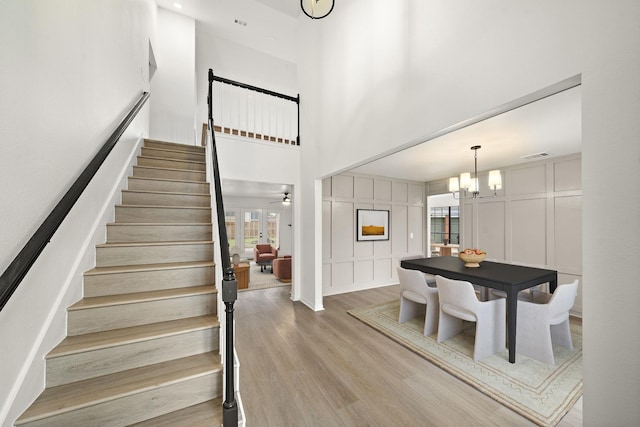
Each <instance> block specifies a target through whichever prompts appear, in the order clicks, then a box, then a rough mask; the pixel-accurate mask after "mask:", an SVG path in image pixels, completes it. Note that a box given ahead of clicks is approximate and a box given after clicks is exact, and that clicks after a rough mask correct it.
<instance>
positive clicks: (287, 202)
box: [269, 192, 291, 206]
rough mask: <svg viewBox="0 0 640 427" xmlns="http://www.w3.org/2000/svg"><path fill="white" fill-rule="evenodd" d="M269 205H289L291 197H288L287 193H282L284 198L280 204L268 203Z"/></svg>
mask: <svg viewBox="0 0 640 427" xmlns="http://www.w3.org/2000/svg"><path fill="white" fill-rule="evenodd" d="M269 203H282V204H283V205H284V206H289V205H291V196H289V193H288V192H285V193H284V197H283V198H282V202H269Z"/></svg>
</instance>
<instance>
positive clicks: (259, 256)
mask: <svg viewBox="0 0 640 427" xmlns="http://www.w3.org/2000/svg"><path fill="white" fill-rule="evenodd" d="M277 257H278V249H276V248H274V247H273V246H271V245H270V244H268V243H266V244H259V245H256V246H255V247H254V248H253V260H254V261H255V263H256V264H258V265H259V266H260V271H261V272H263V271H264V268H265V267H266V266H268V265H270V266H271V272H273V264H272V263H273V260H274V259H276V258H277Z"/></svg>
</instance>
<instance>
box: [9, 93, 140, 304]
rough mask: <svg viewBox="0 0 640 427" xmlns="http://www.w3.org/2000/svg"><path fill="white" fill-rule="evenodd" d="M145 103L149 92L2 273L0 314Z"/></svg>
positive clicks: (134, 107)
mask: <svg viewBox="0 0 640 427" xmlns="http://www.w3.org/2000/svg"><path fill="white" fill-rule="evenodd" d="M147 99H149V92H143V93H142V95H140V97H139V98H138V100H137V101H136V103H135V104H134V105H133V107H131V110H130V111H129V113H127V115H126V116H125V117H124V119H122V121H121V122H120V124H119V125H118V127H116V129H115V130H114V131H113V133H112V134H111V136H110V137H109V139H107V141H106V142H105V143H104V144H103V145H102V147H101V148H100V150H99V151H98V153H97V154H96V155H95V156H94V158H93V159H92V160H91V161H90V162H89V164H88V165H87V167H86V168H85V169H84V170H83V171H82V173H81V174H80V176H78V178H77V179H76V180H75V182H74V183H73V184H72V185H71V187H70V188H69V190H67V192H66V193H65V195H64V196H62V198H61V199H60V201H59V202H58V204H57V205H56V206H55V207H54V208H53V210H52V211H51V213H50V214H49V216H47V218H46V219H45V220H44V221H43V222H42V224H41V225H40V227H39V228H38V229H37V230H36V232H35V233H33V235H32V236H31V238H30V239H29V241H27V243H26V244H25V245H24V247H23V248H22V250H20V252H19V253H18V255H17V256H16V257H15V258H14V260H13V261H12V262H11V264H9V266H8V267H7V269H6V270H5V271H4V273H2V276H0V310H2V308H3V307H4V306H5V305H6V303H7V301H9V298H11V295H13V293H14V292H15V291H16V289H18V286H19V285H20V283H21V282H22V280H23V279H24V277H25V276H26V275H27V273H28V272H29V270H30V269H31V267H32V266H33V264H34V263H35V262H36V260H37V259H38V257H39V256H40V254H41V253H42V251H43V250H44V248H45V246H47V244H48V243H49V241H50V240H51V238H52V237H53V235H54V234H55V232H56V230H57V229H58V228H59V227H60V225H61V224H62V222H63V221H64V219H65V218H66V217H67V215H68V214H69V212H70V211H71V209H72V208H73V206H74V205H75V203H76V202H77V201H78V199H79V198H80V195H82V193H83V192H84V190H85V189H86V188H87V186H88V185H89V183H90V182H91V179H92V178H93V177H94V176H95V174H96V173H97V172H98V170H99V169H100V166H102V164H103V163H104V161H105V160H106V159H107V157H108V156H109V153H110V152H111V150H113V148H114V147H115V146H116V144H117V143H118V141H119V140H120V137H121V136H122V134H123V133H124V131H125V130H126V129H127V128H128V127H129V125H130V124H131V122H132V121H133V119H134V118H135V117H136V116H137V115H138V112H139V111H140V110H141V109H142V106H143V105H144V104H145V102H147Z"/></svg>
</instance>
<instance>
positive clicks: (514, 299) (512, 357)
mask: <svg viewBox="0 0 640 427" xmlns="http://www.w3.org/2000/svg"><path fill="white" fill-rule="evenodd" d="M517 319H518V292H516V291H514V290H507V341H508V343H509V363H516V320H517Z"/></svg>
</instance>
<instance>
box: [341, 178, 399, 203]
mask: <svg viewBox="0 0 640 427" xmlns="http://www.w3.org/2000/svg"><path fill="white" fill-rule="evenodd" d="M332 179H333V178H332ZM373 188H374V199H375V200H376V201H384V202H390V201H391V181H388V180H386V179H376V180H375V184H374V187H373Z"/></svg>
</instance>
